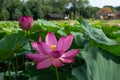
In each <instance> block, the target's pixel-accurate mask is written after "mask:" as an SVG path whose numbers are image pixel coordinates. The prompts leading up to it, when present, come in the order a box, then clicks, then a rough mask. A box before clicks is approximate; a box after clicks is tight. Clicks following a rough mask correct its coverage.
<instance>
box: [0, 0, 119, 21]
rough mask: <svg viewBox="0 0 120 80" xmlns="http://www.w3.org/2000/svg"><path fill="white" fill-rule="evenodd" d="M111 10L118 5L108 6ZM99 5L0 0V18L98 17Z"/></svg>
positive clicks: (59, 0) (72, 1)
mask: <svg viewBox="0 0 120 80" xmlns="http://www.w3.org/2000/svg"><path fill="white" fill-rule="evenodd" d="M109 7H110V8H111V9H112V10H113V11H118V10H120V6H118V7H113V6H109ZM99 10H100V8H99V7H92V6H91V5H90V4H89V1H88V0H27V1H26V0H0V20H4V21H6V20H18V18H19V17H20V16H21V15H26V16H32V17H33V18H34V19H35V20H36V19H42V18H44V16H45V15H46V14H48V13H58V14H62V15H65V14H69V15H70V18H71V19H75V18H76V17H78V16H82V17H84V18H98V15H97V12H98V11H99Z"/></svg>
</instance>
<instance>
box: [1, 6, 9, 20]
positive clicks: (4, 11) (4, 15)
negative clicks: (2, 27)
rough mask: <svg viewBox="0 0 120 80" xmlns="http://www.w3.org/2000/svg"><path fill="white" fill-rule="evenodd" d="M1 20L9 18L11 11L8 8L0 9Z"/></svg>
mask: <svg viewBox="0 0 120 80" xmlns="http://www.w3.org/2000/svg"><path fill="white" fill-rule="evenodd" d="M0 20H4V21H5V20H9V12H8V10H7V9H6V8H2V10H1V11H0Z"/></svg>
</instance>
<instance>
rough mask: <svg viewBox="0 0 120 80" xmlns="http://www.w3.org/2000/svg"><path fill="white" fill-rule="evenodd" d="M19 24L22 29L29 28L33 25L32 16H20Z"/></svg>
mask: <svg viewBox="0 0 120 80" xmlns="http://www.w3.org/2000/svg"><path fill="white" fill-rule="evenodd" d="M19 26H20V28H21V29H23V30H30V29H31V28H32V26H33V18H32V17H31V16H21V17H20V18H19Z"/></svg>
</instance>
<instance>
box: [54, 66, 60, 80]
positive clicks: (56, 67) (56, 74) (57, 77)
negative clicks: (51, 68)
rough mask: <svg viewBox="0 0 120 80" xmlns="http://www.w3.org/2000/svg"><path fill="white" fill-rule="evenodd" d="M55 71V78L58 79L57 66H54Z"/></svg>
mask: <svg viewBox="0 0 120 80" xmlns="http://www.w3.org/2000/svg"><path fill="white" fill-rule="evenodd" d="M55 73H56V79H57V80H60V78H59V73H58V69H57V67H55Z"/></svg>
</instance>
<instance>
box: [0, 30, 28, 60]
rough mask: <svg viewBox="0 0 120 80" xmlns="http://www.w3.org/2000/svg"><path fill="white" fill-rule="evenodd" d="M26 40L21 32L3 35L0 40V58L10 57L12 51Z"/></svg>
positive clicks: (12, 53)
mask: <svg viewBox="0 0 120 80" xmlns="http://www.w3.org/2000/svg"><path fill="white" fill-rule="evenodd" d="M27 41H28V40H27V39H26V38H24V34H23V33H21V32H19V33H14V34H10V35H8V36H5V37H3V38H2V39H1V40H0V60H9V59H11V58H12V57H13V55H14V53H17V52H18V51H19V50H20V49H21V48H22V47H23V46H24V45H25V44H26V43H27Z"/></svg>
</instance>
